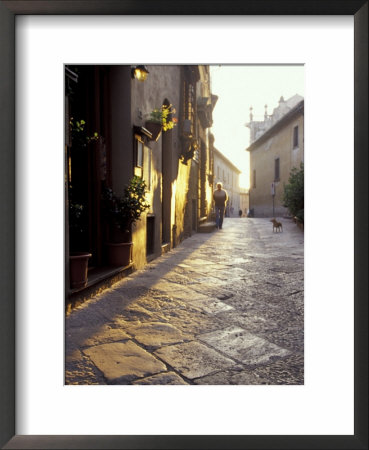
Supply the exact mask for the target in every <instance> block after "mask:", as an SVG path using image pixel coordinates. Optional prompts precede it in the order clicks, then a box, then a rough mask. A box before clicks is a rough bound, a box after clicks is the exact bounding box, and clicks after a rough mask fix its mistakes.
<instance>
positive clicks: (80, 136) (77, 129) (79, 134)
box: [69, 117, 100, 148]
mask: <svg viewBox="0 0 369 450" xmlns="http://www.w3.org/2000/svg"><path fill="white" fill-rule="evenodd" d="M85 126H86V122H85V121H84V120H83V119H80V120H75V119H74V118H73V117H71V119H70V120H69V129H70V132H71V136H72V147H74V148H77V147H86V146H87V144H90V143H91V142H94V141H97V140H99V138H100V136H99V133H98V132H97V131H95V132H94V133H93V135H92V136H88V135H87V133H86V130H85Z"/></svg>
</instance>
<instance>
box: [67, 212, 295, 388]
mask: <svg viewBox="0 0 369 450" xmlns="http://www.w3.org/2000/svg"><path fill="white" fill-rule="evenodd" d="M282 223H283V232H278V233H276V232H275V233H273V231H272V224H271V222H270V220H269V219H266V218H265V219H256V218H254V219H246V218H241V219H240V218H226V219H225V221H224V226H223V229H222V230H218V231H216V232H214V233H198V234H195V235H194V236H192V237H191V238H188V239H186V240H184V241H183V242H182V243H181V244H180V245H179V246H178V247H177V248H175V249H173V250H172V251H170V252H169V253H166V254H164V255H163V256H162V257H160V258H158V259H156V260H154V261H153V262H151V263H149V264H148V265H147V266H146V267H145V269H143V270H139V271H136V272H134V273H133V274H132V275H130V276H129V277H127V278H125V279H123V280H122V281H120V282H119V283H117V284H115V285H114V286H113V287H112V288H110V289H108V290H106V291H104V292H103V293H102V294H99V295H98V296H96V297H94V298H92V299H90V300H88V301H86V302H85V303H83V304H82V305H80V306H79V307H77V308H75V309H74V310H73V311H72V312H71V313H69V314H68V316H67V317H66V322H65V332H66V361H65V364H66V367H65V369H66V372H65V377H66V378H65V382H66V384H208V385H209V384H210V385H225V384H242V385H244V384H245V385H251V384H252V385H255V384H303V383H304V357H303V352H304V265H303V264H304V262H303V261H304V259H303V258H304V234H303V232H302V231H301V230H300V229H299V228H298V227H297V226H296V225H295V224H294V223H293V222H292V221H290V220H282Z"/></svg>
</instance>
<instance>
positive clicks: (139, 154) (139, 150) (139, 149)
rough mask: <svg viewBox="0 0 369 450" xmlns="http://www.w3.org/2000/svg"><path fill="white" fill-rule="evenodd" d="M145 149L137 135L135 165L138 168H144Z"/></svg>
mask: <svg viewBox="0 0 369 450" xmlns="http://www.w3.org/2000/svg"><path fill="white" fill-rule="evenodd" d="M143 147H144V144H143V142H142V141H141V139H140V138H139V136H137V135H135V150H136V154H135V165H136V167H143Z"/></svg>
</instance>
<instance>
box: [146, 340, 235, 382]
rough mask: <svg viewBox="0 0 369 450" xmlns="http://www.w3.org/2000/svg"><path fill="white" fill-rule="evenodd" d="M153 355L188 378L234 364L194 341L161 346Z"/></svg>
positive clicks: (197, 376) (201, 375)
mask: <svg viewBox="0 0 369 450" xmlns="http://www.w3.org/2000/svg"><path fill="white" fill-rule="evenodd" d="M155 355H157V356H158V357H159V358H160V359H162V360H163V361H165V362H166V363H167V364H169V365H170V366H171V367H173V368H174V369H175V370H176V371H177V372H179V373H180V374H182V375H184V376H185V377H186V378H189V379H194V378H199V377H203V376H205V375H208V374H210V373H212V372H216V371H219V370H222V369H225V368H228V367H231V366H233V365H235V362H234V361H232V360H231V359H229V358H226V357H224V356H223V355H221V354H220V353H218V352H216V351H215V350H213V349H211V348H208V347H206V346H205V345H203V344H201V343H199V342H195V341H193V342H188V343H185V344H179V345H171V346H168V347H162V348H160V349H159V350H156V351H155Z"/></svg>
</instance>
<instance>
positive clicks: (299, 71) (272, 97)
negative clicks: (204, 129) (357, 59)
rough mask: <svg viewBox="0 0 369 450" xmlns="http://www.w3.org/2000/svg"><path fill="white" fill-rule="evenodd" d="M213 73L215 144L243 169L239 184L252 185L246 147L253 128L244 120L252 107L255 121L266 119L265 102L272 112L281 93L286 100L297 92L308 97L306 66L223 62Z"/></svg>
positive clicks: (213, 131)
mask: <svg viewBox="0 0 369 450" xmlns="http://www.w3.org/2000/svg"><path fill="white" fill-rule="evenodd" d="M210 74H211V86H212V93H213V94H215V95H218V97H219V99H218V102H217V104H216V106H215V108H214V110H213V126H212V133H213V134H214V137H215V142H214V145H215V147H216V148H217V149H218V150H219V151H221V152H222V153H223V154H224V155H225V156H226V157H227V158H228V159H229V160H230V161H232V163H233V164H234V165H235V166H237V167H238V168H239V169H240V170H241V171H242V174H241V176H240V185H241V186H243V187H249V162H248V152H246V151H245V149H246V148H247V147H248V146H249V144H250V130H249V129H248V128H246V127H245V123H246V122H248V121H249V119H250V106H252V107H253V115H254V120H263V118H264V111H265V108H264V105H268V114H271V113H272V112H273V109H274V108H276V107H277V106H278V101H279V99H280V98H281V96H283V97H284V99H285V100H287V99H289V98H290V97H292V96H293V95H295V94H299V95H302V96H305V95H304V67H303V66H289V65H285V66H284V65H280V66H268V65H237V66H231V65H221V66H211V67H210Z"/></svg>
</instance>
